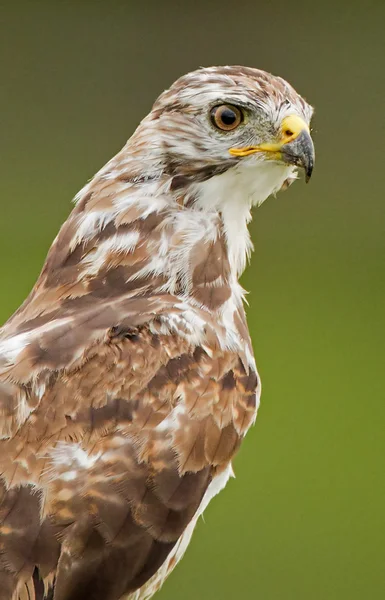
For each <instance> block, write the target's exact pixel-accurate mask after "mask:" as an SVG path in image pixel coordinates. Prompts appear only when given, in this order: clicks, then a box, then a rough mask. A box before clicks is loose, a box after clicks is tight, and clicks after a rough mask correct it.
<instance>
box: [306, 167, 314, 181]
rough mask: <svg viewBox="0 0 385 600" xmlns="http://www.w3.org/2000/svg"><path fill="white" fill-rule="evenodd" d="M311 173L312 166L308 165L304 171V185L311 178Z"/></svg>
mask: <svg viewBox="0 0 385 600" xmlns="http://www.w3.org/2000/svg"><path fill="white" fill-rule="evenodd" d="M312 173H313V164H311V165H308V166H307V167H306V169H305V181H306V183H309V181H310V179H311V176H312Z"/></svg>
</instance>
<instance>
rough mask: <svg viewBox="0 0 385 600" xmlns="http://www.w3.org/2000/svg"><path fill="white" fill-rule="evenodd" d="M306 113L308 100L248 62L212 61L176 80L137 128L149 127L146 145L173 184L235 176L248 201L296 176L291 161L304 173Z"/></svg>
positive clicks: (309, 156)
mask: <svg viewBox="0 0 385 600" xmlns="http://www.w3.org/2000/svg"><path fill="white" fill-rule="evenodd" d="M311 116H312V108H311V107H310V106H309V104H307V102H306V101H305V100H304V99H303V98H302V97H301V96H299V95H298V94H297V93H296V91H295V90H294V89H293V88H292V87H291V86H290V85H289V84H288V83H287V82H286V81H284V80H283V79H281V78H280V77H275V76H273V75H270V74H268V73H265V72H264V71H260V70H258V69H253V68H248V67H210V68H204V69H199V70H198V71H194V72H192V73H189V74H188V75H185V76H183V77H181V78H180V79H178V80H177V81H176V82H175V83H174V84H173V85H172V86H171V88H170V89H168V90H166V91H165V92H164V93H163V94H162V95H161V96H160V97H159V98H158V100H157V101H156V102H155V104H154V106H153V109H152V111H151V113H150V114H149V116H148V117H147V118H146V119H145V120H144V122H143V123H142V127H141V128H140V130H139V131H141V133H144V132H145V131H147V135H148V137H149V143H148V144H146V147H147V152H149V153H150V154H153V155H154V156H155V155H156V156H157V157H160V156H161V160H162V162H163V165H164V167H165V170H166V172H168V174H169V175H170V177H171V178H172V183H171V189H178V188H183V187H185V186H188V185H189V184H198V183H199V182H205V181H208V180H210V179H212V178H215V180H216V183H218V184H219V183H220V182H222V183H223V184H224V187H225V188H227V189H228V188H229V187H230V188H232V187H233V185H232V181H233V180H234V181H235V182H236V185H238V187H239V188H243V191H244V193H245V194H246V196H248V197H250V199H251V202H252V203H260V202H262V201H263V200H265V198H266V197H267V196H268V195H269V194H270V193H273V192H275V191H277V190H278V189H280V188H281V187H282V185H284V183H285V182H286V181H287V180H292V179H294V178H295V172H296V168H297V167H300V168H303V169H304V171H305V176H306V180H307V181H308V180H309V178H310V176H311V173H312V170H313V165H314V146H313V142H312V139H311V136H310V130H309V125H310V119H311ZM143 127H144V130H143ZM134 137H135V136H134ZM225 173H227V176H226V177H221V179H220V180H218V178H217V177H216V176H218V175H224V174H225ZM234 174H236V175H237V177H236V178H235V179H234V178H233V177H232V175H234ZM230 180H231V181H230ZM219 187H222V186H219ZM210 193H212V190H211V192H210Z"/></svg>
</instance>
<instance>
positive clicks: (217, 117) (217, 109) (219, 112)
mask: <svg viewBox="0 0 385 600" xmlns="http://www.w3.org/2000/svg"><path fill="white" fill-rule="evenodd" d="M211 121H212V123H213V125H215V127H216V128H217V129H221V130H222V131H231V130H232V129H235V128H236V127H238V125H240V123H242V121H243V114H242V112H241V111H240V110H239V108H237V107H236V106H232V105H231V104H221V105H220V106H214V108H212V109H211Z"/></svg>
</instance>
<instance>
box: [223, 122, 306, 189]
mask: <svg viewBox="0 0 385 600" xmlns="http://www.w3.org/2000/svg"><path fill="white" fill-rule="evenodd" d="M229 152H230V154H231V155H232V156H237V157H241V156H249V155H250V154H255V153H256V152H264V153H266V154H268V155H270V157H271V158H272V159H275V160H282V161H283V162H285V163H287V164H289V165H295V166H297V167H301V168H303V169H304V170H305V178H306V183H307V182H308V181H309V179H310V177H311V174H312V172H313V167H314V159H315V152H314V144H313V140H312V139H311V136H310V131H309V127H308V125H307V124H306V123H305V121H304V120H303V119H301V118H300V117H298V116H297V115H289V116H288V117H285V118H284V119H283V121H282V124H281V140H280V141H279V142H276V143H264V144H260V145H259V146H247V147H244V148H230V149H229Z"/></svg>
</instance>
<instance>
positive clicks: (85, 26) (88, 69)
mask: <svg viewBox="0 0 385 600" xmlns="http://www.w3.org/2000/svg"><path fill="white" fill-rule="evenodd" d="M177 6H178V3H176V2H175V3H173V4H169V3H168V2H158V3H155V2H147V3H144V2H142V3H130V2H121V3H117V2H112V1H111V2H104V3H100V2H62V3H60V2H26V1H25V2H16V3H13V4H11V3H10V2H9V3H8V6H7V5H4V3H3V5H2V10H1V25H0V27H1V31H0V56H1V63H2V66H1V88H2V94H1V97H0V109H1V121H2V125H1V137H0V140H1V142H0V143H1V150H2V151H1V162H0V170H1V176H0V203H1V221H0V255H1V261H0V277H1V279H0V280H1V283H2V286H1V296H0V316H1V318H2V320H5V319H6V318H7V316H8V315H9V314H11V312H12V311H13V310H14V309H16V307H17V306H18V305H19V303H20V302H21V301H22V300H23V299H24V297H25V296H26V294H27V293H28V291H29V289H30V288H31V286H32V285H33V282H34V280H35V278H36V276H37V274H38V271H39V269H40V267H41V264H42V262H43V259H44V256H45V253H46V251H47V249H48V246H49V244H50V242H51V240H52V239H53V237H54V236H55V235H56V232H57V229H58V227H59V225H60V224H61V222H62V221H63V220H64V219H65V217H66V215H67V214H68V212H69V210H70V199H71V197H72V196H73V195H74V194H75V193H76V191H77V190H78V189H79V188H80V187H81V186H82V185H83V184H84V183H85V181H86V180H87V179H88V178H90V177H91V176H92V174H93V173H94V172H95V171H96V170H97V169H98V168H99V167H100V166H102V165H103V164H104V162H105V161H106V160H107V159H109V158H110V156H111V155H112V154H113V153H114V152H115V151H117V150H118V149H119V148H120V146H121V145H123V143H124V141H125V139H126V138H127V137H128V136H129V135H130V134H131V132H132V131H133V129H134V127H135V124H136V123H137V122H138V121H139V119H140V118H141V117H143V116H144V115H145V114H146V112H147V111H148V110H149V108H150V106H151V103H152V101H153V100H154V99H155V97H156V96H157V94H158V93H159V92H160V91H161V90H162V89H163V88H164V87H166V86H167V85H168V84H170V83H171V82H172V81H173V80H174V79H175V78H176V77H177V76H179V75H180V74H182V73H183V72H186V71H188V70H191V69H193V68H196V67H197V66H199V65H210V64H221V63H222V64H223V63H235V64H236V63H241V64H242V63H244V64H248V65H253V66H258V67H262V68H265V69H267V70H270V71H272V72H274V73H277V74H280V75H282V76H284V77H286V78H287V79H288V80H289V81H290V82H292V83H293V85H295V87H296V88H297V89H298V91H300V92H301V93H302V94H303V95H305V96H306V97H307V98H308V100H309V101H310V102H311V103H313V104H314V105H315V106H316V117H315V120H314V130H315V132H314V137H315V142H316V150H317V164H316V169H315V172H314V176H313V179H312V181H311V183H310V184H309V185H308V186H305V184H304V183H303V182H300V183H297V184H296V185H294V186H292V187H291V188H290V190H288V191H287V192H285V193H284V194H280V195H279V196H278V197H277V198H276V199H271V200H269V201H268V202H267V203H266V204H265V205H264V206H263V207H262V208H261V209H259V210H258V211H256V213H255V219H254V223H253V239H254V241H255V246H256V252H255V254H254V256H253V260H252V264H251V266H250V267H249V269H248V271H247V273H246V274H245V276H244V278H243V283H244V285H245V287H247V288H248V289H249V290H250V291H251V293H250V295H249V296H248V299H249V302H250V307H249V309H248V318H249V323H250V328H251V331H252V337H253V342H254V347H255V353H256V357H257V362H258V366H259V370H260V372H261V375H262V380H263V385H264V391H263V395H262V406H261V410H260V413H259V416H258V420H257V424H256V426H255V428H253V429H252V430H251V431H250V433H249V435H248V437H247V439H246V441H245V443H244V445H243V447H242V450H241V452H240V454H239V455H238V457H237V459H236V463H235V470H236V475H237V477H236V480H232V481H231V482H230V484H229V486H228V488H227V489H226V490H225V491H224V492H223V493H222V494H221V495H220V496H219V497H218V498H217V499H215V501H214V502H213V503H212V505H211V506H210V507H209V508H208V510H207V512H206V513H205V519H204V521H201V522H200V524H199V526H198V529H197V532H196V534H195V536H194V538H193V543H192V545H191V546H190V548H189V550H188V552H187V555H186V557H185V559H184V560H183V562H182V564H181V565H180V566H179V567H178V568H177V570H176V572H175V573H174V574H173V576H172V577H171V578H170V579H169V581H168V582H167V584H166V585H165V587H164V589H163V590H162V592H161V593H160V594H159V595H158V598H159V600H161V599H164V600H166V599H167V600H182V599H183V600H190V599H191V600H193V599H194V600H196V599H198V598H199V599H200V600H208V599H211V598H217V597H218V598H221V600H230V599H233V598H257V599H261V600H313V599H314V600H324V599H327V600H329V599H338V600H345V599H346V600H356V599H357V600H358V599H359V600H361V599H370V600H377V599H382V598H384V597H385V575H384V559H385V550H384V541H385V535H384V533H385V525H384V506H383V505H384V491H385V481H384V480H385V478H384V469H383V462H384V450H385V443H384V433H383V431H384V418H385V403H384V389H383V388H384V383H383V381H384V345H383V338H384V334H383V332H384V324H385V318H384V296H385V282H384V222H385V220H384V217H385V214H384V213H385V209H384V191H383V188H384V184H383V177H384V166H383V163H384V159H383V154H384V142H383V140H384V127H385V126H384V123H385V121H384V100H383V99H384V95H385V75H384V73H385V68H384V67H385V58H384V55H385V47H384V46H385V44H384V34H383V24H384V21H385V4H384V3H383V2H380V1H377V2H373V1H370V0H369V1H366V2H359V3H356V2H333V3H330V5H329V3H328V2H323V3H321V2H318V3H317V2H316V3H309V2H308V3H305V2H303V3H301V2H300V3H298V2H296V3H288V2H287V1H283V0H282V1H281V0H277V1H275V2H271V3H269V2H255V1H253V2H247V1H244V2H239V3H238V2H235V1H233V2H228V3H227V2H225V1H222V2H218V1H212V2H208V3H205V4H203V3H200V2H199V1H198V2H193V3H185V4H183V3H180V7H179V8H177Z"/></svg>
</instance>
